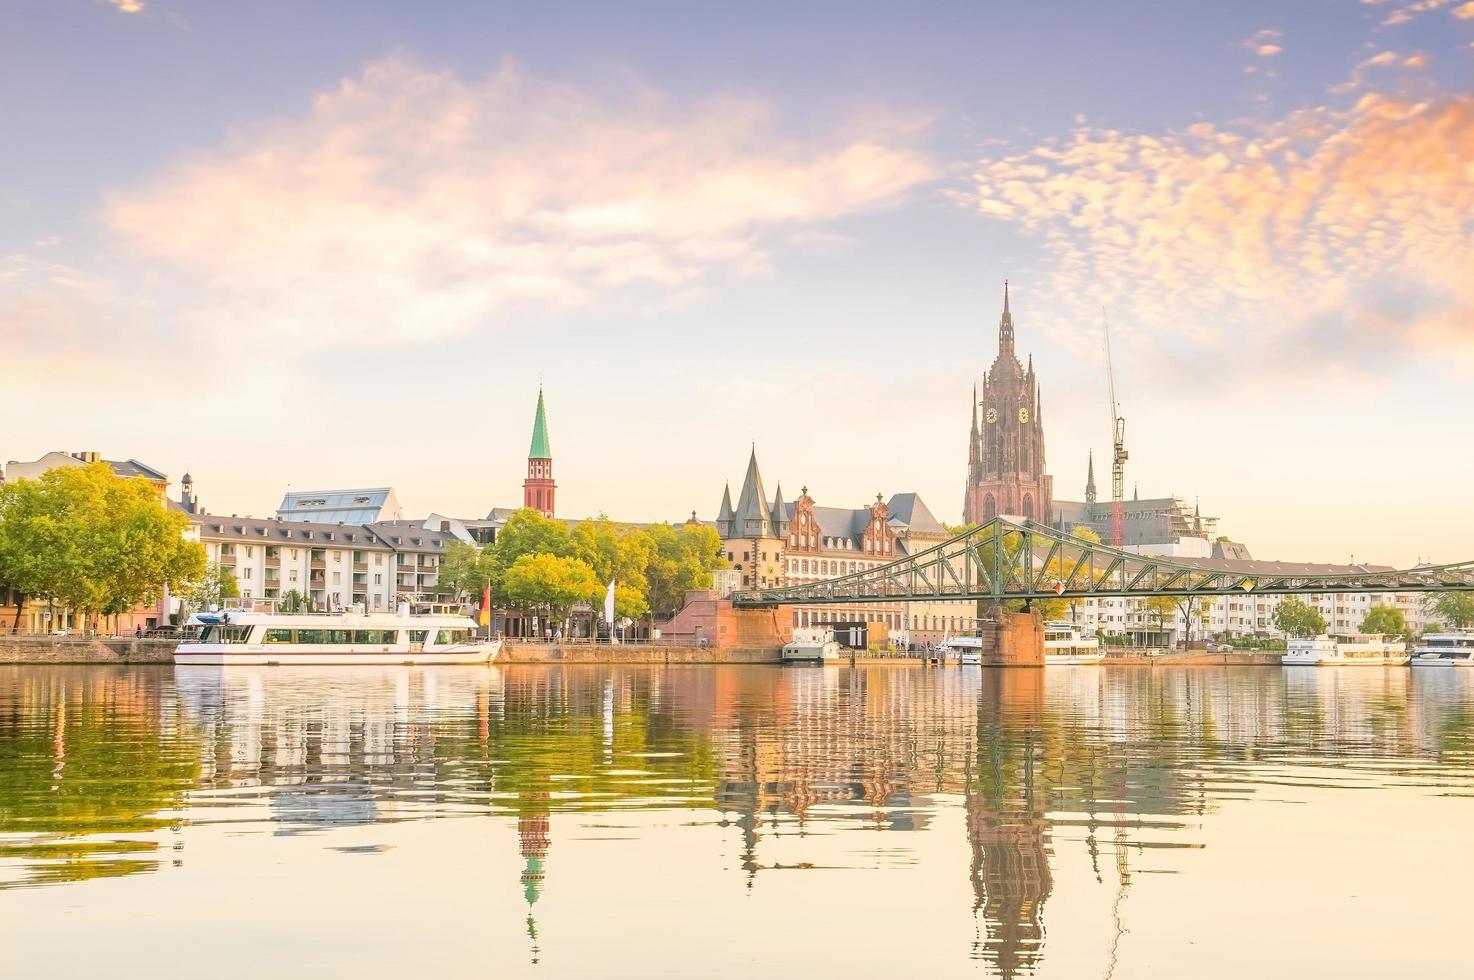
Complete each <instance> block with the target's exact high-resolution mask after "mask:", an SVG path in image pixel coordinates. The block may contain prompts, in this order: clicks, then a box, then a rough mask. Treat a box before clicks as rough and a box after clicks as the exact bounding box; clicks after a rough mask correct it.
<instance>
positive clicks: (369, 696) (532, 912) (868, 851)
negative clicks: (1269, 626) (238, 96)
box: [0, 666, 1474, 977]
mask: <svg viewBox="0 0 1474 980" xmlns="http://www.w3.org/2000/svg"><path fill="white" fill-rule="evenodd" d="M1468 673H1474V672H1463V671H1427V672H1415V671H1408V670H1396V669H1392V670H1381V669H1367V670H1342V671H1337V670H1318V669H1315V668H1303V669H1289V670H1277V669H1253V668H1243V669H1204V668H1198V669H1179V670H1165V669H1089V668H1077V669H1062V670H1049V671H1016V672H1014V671H1010V672H1002V671H986V672H985V671H978V670H961V669H957V668H951V669H947V670H923V669H917V668H861V669H849V668H832V667H831V668H824V669H788V670H780V669H774V668H756V667H754V668H747V667H732V668H684V667H683V668H645V667H630V668H619V667H572V666H561V667H552V666H549V667H540V666H517V667H512V668H506V669H503V670H498V669H494V668H493V669H465V668H446V669H438V670H437V669H400V668H393V669H387V668H386V669H379V668H362V669H347V670H345V669H321V670H316V669H312V668H303V669H292V670H283V669H271V668H259V669H258V668H232V669H230V670H218V669H211V668H177V669H170V668H152V667H135V668H124V667H118V668H64V667H8V668H0V889H6V888H10V889H14V888H17V887H21V886H29V887H40V886H50V885H58V884H62V883H69V882H70V883H75V882H81V881H85V880H87V879H92V878H102V877H121V876H128V875H138V874H144V873H159V874H168V873H178V874H185V873H187V867H186V860H185V859H186V855H187V854H188V852H189V847H190V843H191V841H196V840H204V839H206V838H204V837H201V836H200V835H203V834H206V833H207V832H211V831H220V832H223V833H227V834H230V835H242V834H244V835H251V834H256V833H265V834H268V835H271V836H282V837H289V838H293V839H302V840H305V841H311V840H312V839H314V837H318V838H321V840H322V844H321V846H322V847H323V848H331V849H334V850H336V851H339V852H341V853H345V854H352V855H362V857H361V858H360V857H355V858H354V860H370V861H373V860H382V859H383V855H386V854H391V853H393V852H394V849H395V847H396V846H397V844H396V842H399V841H403V840H408V838H404V837H402V836H401V835H399V834H397V833H395V832H394V829H393V828H394V827H395V826H396V825H404V824H416V823H422V822H425V821H437V820H451V819H454V818H475V819H479V820H489V821H496V822H499V823H500V825H502V826H504V827H505V828H506V830H507V832H508V834H509V835H510V836H509V838H508V839H509V840H511V839H514V840H515V842H516V850H517V854H516V858H517V861H518V869H519V870H518V873H517V876H516V880H515V881H513V880H511V875H507V876H506V877H503V878H502V879H501V880H500V881H492V882H487V883H486V885H485V887H486V888H487V889H489V890H490V891H491V892H493V893H495V894H497V895H499V896H501V897H500V898H499V899H498V901H499V902H501V903H503V904H508V903H511V904H515V905H516V906H517V907H519V908H520V909H521V910H522V911H521V912H520V913H519V915H520V916H524V917H525V922H524V923H523V925H522V926H521V927H520V928H521V931H522V932H523V933H525V947H524V950H523V952H522V955H523V956H524V957H525V958H524V959H523V961H522V962H523V963H524V964H533V965H536V964H539V963H541V962H543V961H544V960H545V959H546V958H547V956H548V955H549V953H550V951H560V952H562V951H566V950H571V949H572V948H573V947H574V946H575V945H576V944H577V943H578V941H579V938H578V934H577V930H578V928H579V926H578V924H577V923H576V922H571V921H569V920H568V919H567V917H566V916H563V917H562V919H561V921H560V929H558V930H555V932H551V933H550V932H549V931H548V928H547V924H546V922H543V923H541V924H540V921H539V919H540V917H541V918H545V917H544V916H543V912H542V909H543V908H544V906H545V905H546V904H547V902H548V901H552V900H551V899H548V896H549V895H550V894H553V895H557V894H558V885H557V883H556V880H554V881H551V882H550V878H552V879H556V876H557V875H558V874H559V873H565V872H564V871H562V870H560V869H566V873H567V874H569V875H577V873H578V872H579V871H580V870H581V869H579V868H578V867H577V865H576V862H577V857H576V855H577V854H579V853H586V852H585V851H583V850H582V849H584V848H585V847H586V842H587V841H588V840H590V839H592V838H593V837H595V836H600V835H602V836H607V837H609V838H611V839H614V840H615V841H616V842H618V843H622V844H623V845H624V846H628V847H632V848H641V849H645V850H648V851H649V852H650V861H651V863H652V864H657V865H658V863H659V862H661V861H666V860H670V858H669V857H668V856H667V852H666V850H665V848H666V842H667V841H670V842H674V841H677V840H678V839H679V840H687V839H689V840H691V841H695V842H697V843H696V844H694V845H689V846H688V845H682V846H684V847H686V848H687V849H686V850H683V851H682V852H681V853H683V854H687V855H688V856H689V855H690V854H692V853H699V851H700V849H702V848H704V849H706V850H707V851H712V850H715V851H716V852H719V853H722V854H728V853H730V855H731V859H730V860H726V861H725V863H724V864H723V867H725V868H726V872H725V874H728V875H736V876H739V878H740V881H741V890H742V892H743V893H744V894H745V895H746V896H748V898H749V900H751V901H758V902H761V901H764V900H766V896H768V895H769V894H771V895H772V896H773V898H772V900H773V901H784V900H786V898H780V897H779V896H789V895H791V893H792V888H793V887H794V886H793V884H792V883H791V879H790V878H789V877H787V876H790V875H792V874H793V873H795V872H799V873H802V874H804V875H808V876H812V875H814V874H823V873H826V872H836V871H841V870H863V871H866V872H871V873H873V875H874V876H875V877H873V878H871V879H870V883H869V884H868V887H869V888H870V889H873V891H872V893H871V894H869V895H864V896H859V895H856V896H838V897H836V902H839V903H843V902H845V901H847V900H854V901H869V902H874V903H878V904H879V905H880V906H881V907H882V908H883V907H884V902H885V897H886V892H887V888H888V885H887V884H886V883H887V882H893V883H897V884H901V883H904V882H907V881H911V880H914V879H912V878H910V877H908V876H913V875H915V874H917V873H922V874H924V875H925V876H926V880H927V882H928V887H929V888H931V889H933V890H935V891H937V892H939V893H943V892H947V891H948V890H949V889H951V888H952V887H953V885H954V883H955V884H956V885H957V886H961V887H963V888H965V890H966V892H967V893H968V894H969V895H970V900H969V901H970V908H969V909H968V912H969V914H970V917H971V922H972V930H971V934H970V935H961V934H959V935H956V936H951V937H949V936H943V937H942V938H941V939H940V940H939V942H943V943H945V942H948V941H950V942H952V943H953V944H954V945H953V947H952V948H953V949H954V950H955V955H957V956H960V957H963V958H964V960H965V959H970V960H971V961H972V962H973V964H974V965H975V966H976V967H978V968H981V969H982V970H983V972H984V973H986V974H987V975H990V976H998V977H1013V976H1017V975H1025V974H1032V973H1037V972H1040V971H1042V970H1045V969H1046V967H1047V966H1048V965H1049V962H1050V958H1052V957H1056V956H1058V957H1060V958H1061V964H1064V963H1066V962H1068V963H1071V964H1074V963H1077V962H1080V961H1085V960H1088V961H1089V962H1091V963H1092V964H1094V966H1092V967H1091V969H1092V972H1097V971H1099V972H1103V973H1104V974H1105V975H1107V976H1110V975H1112V974H1113V973H1115V972H1116V971H1117V967H1118V964H1119V963H1121V962H1124V960H1123V955H1124V947H1125V944H1124V942H1123V937H1125V936H1129V935H1130V934H1131V932H1132V926H1130V925H1128V913H1129V911H1130V904H1129V903H1130V902H1131V901H1134V899H1130V898H1129V896H1130V895H1131V894H1132V889H1133V888H1134V887H1137V885H1136V882H1137V880H1138V877H1137V876H1138V875H1139V870H1138V868H1137V865H1138V864H1139V863H1140V862H1141V861H1142V860H1143V859H1144V858H1145V857H1146V856H1148V855H1152V854H1157V855H1160V857H1159V858H1152V859H1149V860H1150V861H1151V862H1153V863H1154V864H1155V867H1149V868H1148V869H1147V870H1152V871H1157V872H1161V871H1167V872H1168V873H1169V874H1179V873H1182V869H1183V867H1184V865H1181V864H1174V863H1173V859H1172V858H1170V856H1169V855H1168V853H1167V852H1171V851H1174V850H1179V851H1180V850H1181V849H1184V848H1186V849H1193V848H1203V847H1210V846H1212V843H1211V841H1210V840H1209V836H1210V835H1207V834H1205V832H1204V827H1205V823H1204V821H1205V820H1207V819H1210V818H1211V817H1212V816H1213V815H1214V814H1215V813H1216V812H1218V811H1219V810H1220V809H1221V808H1223V807H1225V806H1229V805H1232V804H1238V803H1251V804H1253V805H1255V806H1259V807H1267V806H1272V805H1278V801H1279V800H1281V799H1282V798H1283V797H1284V796H1285V795H1286V794H1287V793H1301V792H1306V791H1309V790H1315V791H1321V790H1331V791H1337V792H1352V791H1362V790H1371V791H1386V790H1387V789H1388V787H1402V788H1407V789H1410V790H1413V791H1416V792H1418V793H1423V794H1434V795H1437V796H1441V797H1443V796H1456V797H1460V798H1466V797H1468V796H1469V793H1470V791H1469V785H1470V776H1471V774H1474V744H1471V739H1474V736H1471V731H1474V725H1471V721H1474V719H1471V711H1474V706H1471V697H1470V695H1471V693H1474V678H1470V677H1468V676H1466V674H1468ZM1460 805H1461V806H1462V805H1463V804H1462V803H1461V804H1460ZM1458 812H1459V813H1460V814H1461V815H1462V816H1463V817H1465V818H1466V819H1467V818H1468V817H1469V816H1470V815H1471V814H1474V807H1466V808H1464V809H1461V810H1459V811H1458ZM640 814H650V815H652V816H651V818H650V819H649V820H647V819H644V818H641V817H640V816H639V815H640ZM662 814H664V815H674V816H673V817H664V816H660V815H662ZM681 814H687V815H688V816H681ZM354 828H359V829H362V830H365V831H368V836H367V837H362V836H361V835H360V836H355V837H353V840H355V841H361V842H359V843H354V844H351V845H349V844H345V843H343V837H342V835H345V834H347V833H348V832H350V831H352V830H353V829H354ZM656 828H659V829H656ZM876 833H878V834H881V835H883V836H881V837H868V836H864V835H870V834H876ZM555 838H556V839H558V840H565V839H566V840H567V841H568V844H567V847H568V849H567V850H566V851H564V850H562V848H564V847H565V844H562V843H560V844H559V850H558V851H557V853H558V854H559V855H561V856H560V857H559V858H558V859H557V861H556V862H555V861H550V854H551V853H553V852H554V848H553V843H554V840H555ZM209 839H210V840H212V841H214V840H215V838H213V837H211V838H209ZM227 839H228V840H234V839H237V838H234V837H231V838H227ZM933 841H936V843H933ZM702 842H704V843H702ZM729 845H730V851H729V850H728V847H729ZM212 846H214V847H219V846H221V845H219V844H212ZM692 846H694V847H696V849H697V850H696V851H695V852H693V851H692V850H691V849H690V848H691V847H692ZM507 853H508V855H509V856H510V846H508V849H507ZM949 853H950V854H953V855H955V857H953V858H948V857H947V856H946V855H947V854H949ZM443 857H444V860H446V861H450V862H454V861H455V860H456V859H457V857H456V855H455V854H446V855H444V856H443ZM724 860H725V859H724ZM1076 866H1078V868H1079V869H1080V870H1083V871H1084V872H1085V873H1086V874H1087V875H1088V878H1086V879H1082V878H1080V876H1079V874H1077V873H1076V870H1075V869H1076ZM772 875H776V876H778V877H771V878H770V876H772ZM1062 876H1063V877H1062ZM805 880H816V881H817V880H819V879H812V878H806V879H805ZM1087 884H1088V885H1089V886H1090V887H1093V888H1094V889H1096V891H1094V892H1082V891H1080V889H1082V888H1085V887H1086V886H1087ZM655 887H656V886H654V885H653V884H652V885H649V887H648V888H646V883H645V882H641V881H631V882H630V889H631V895H630V898H629V901H630V904H631V906H632V907H633V906H638V905H641V904H642V903H647V902H654V901H655V900H656V898H657V897H658V896H657V895H656V894H655ZM1062 888H1064V889H1066V890H1067V893H1068V894H1069V895H1070V896H1071V897H1070V898H1069V899H1068V904H1069V907H1071V908H1073V909H1074V910H1075V911H1074V913H1072V914H1069V915H1066V916H1065V918H1063V919H1062V920H1061V921H1060V922H1051V918H1052V917H1053V913H1052V912H1051V911H1050V910H1051V909H1052V908H1053V902H1054V900H1055V898H1056V895H1057V893H1058V892H1059V891H1060V889H1062ZM571 891H572V889H569V890H568V891H565V892H564V894H563V895H562V896H561V898H562V899H565V900H567V901H569V902H574V901H576V900H577V898H578V896H577V894H569V892H571ZM514 896H515V898H514ZM1082 896H1087V897H1082ZM565 907H566V906H565ZM661 908H663V909H666V912H665V913H664V914H666V915H672V914H679V913H673V912H671V911H670V910H669V909H668V908H667V907H666V906H664V905H662V906H661ZM858 908H859V906H856V909H855V910H852V911H850V912H848V913H847V914H849V915H850V916H851V917H852V918H853V916H855V915H858V914H861V913H860V912H859V911H858ZM1082 908H1090V909H1094V910H1095V913H1096V914H1095V919H1098V920H1101V922H1102V924H1101V925H1099V926H1098V930H1099V934H1098V935H1096V934H1092V935H1091V936H1086V935H1085V934H1084V933H1083V932H1082V933H1081V934H1080V935H1079V936H1076V935H1075V930H1076V926H1077V922H1076V919H1078V918H1079V917H1080V911H1079V910H1080V909H1082ZM613 914H616V915H617V914H618V910H615V911H614V913H613ZM631 914H634V913H633V912H631ZM555 918H557V916H555ZM878 918H879V920H882V921H883V920H884V915H883V914H882V915H880V916H879V917H878ZM1051 926H1052V929H1051ZM938 928H939V929H940V928H941V927H940V926H938ZM1062 935H1063V936H1065V937H1067V938H1065V939H1064V940H1061V939H1060V937H1061V936H1062ZM1051 936H1053V939H1051ZM1092 937H1093V938H1092ZM550 943H551V944H553V945H550ZM1061 943H1063V948H1064V952H1062V953H1056V952H1053V951H1052V950H1053V947H1054V946H1058V945H1060V944H1061ZM1092 944H1093V945H1092ZM1046 954H1048V956H1046ZM937 955H939V956H944V957H945V956H946V955H947V954H945V953H940V952H939V953H938V954H937ZM1061 968H1063V966H1061Z"/></svg>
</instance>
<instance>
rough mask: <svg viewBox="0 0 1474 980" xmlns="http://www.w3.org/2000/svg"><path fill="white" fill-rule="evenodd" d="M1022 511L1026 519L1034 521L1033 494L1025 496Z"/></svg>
mask: <svg viewBox="0 0 1474 980" xmlns="http://www.w3.org/2000/svg"><path fill="white" fill-rule="evenodd" d="M1020 509H1021V510H1022V511H1023V512H1024V517H1026V518H1028V519H1029V520H1031V521H1032V520H1033V519H1034V497H1033V495H1032V494H1027V493H1026V494H1024V502H1023V504H1022V506H1021V507H1020Z"/></svg>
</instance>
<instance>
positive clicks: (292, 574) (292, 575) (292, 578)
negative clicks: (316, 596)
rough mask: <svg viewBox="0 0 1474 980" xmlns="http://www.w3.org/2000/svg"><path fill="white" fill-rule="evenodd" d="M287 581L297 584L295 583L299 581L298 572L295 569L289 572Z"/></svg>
mask: <svg viewBox="0 0 1474 980" xmlns="http://www.w3.org/2000/svg"><path fill="white" fill-rule="evenodd" d="M287 581H288V582H295V581H297V570H296V569H295V568H293V569H291V570H290V571H288V572H287Z"/></svg>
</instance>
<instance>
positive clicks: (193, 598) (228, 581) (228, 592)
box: [183, 563, 241, 610]
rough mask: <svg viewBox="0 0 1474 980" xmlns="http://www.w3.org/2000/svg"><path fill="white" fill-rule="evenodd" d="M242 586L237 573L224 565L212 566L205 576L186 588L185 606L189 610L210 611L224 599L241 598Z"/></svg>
mask: <svg viewBox="0 0 1474 980" xmlns="http://www.w3.org/2000/svg"><path fill="white" fill-rule="evenodd" d="M240 594H241V589H240V585H238V584H237V583H236V580H235V573H234V572H232V571H231V570H230V569H228V568H226V567H225V566H224V565H219V564H214V563H212V564H210V565H208V566H206V568H205V571H204V574H203V575H201V576H200V577H199V578H197V579H195V580H194V581H193V582H190V583H188V585H187V586H186V587H185V591H184V595H183V599H184V605H185V606H186V608H187V609H189V610H200V609H209V608H210V607H211V606H216V605H219V604H220V602H221V600H222V599H238V598H240Z"/></svg>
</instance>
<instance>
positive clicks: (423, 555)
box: [192, 514, 451, 610]
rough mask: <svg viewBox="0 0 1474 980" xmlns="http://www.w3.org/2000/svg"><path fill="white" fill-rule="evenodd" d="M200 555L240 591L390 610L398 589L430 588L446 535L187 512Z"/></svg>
mask: <svg viewBox="0 0 1474 980" xmlns="http://www.w3.org/2000/svg"><path fill="white" fill-rule="evenodd" d="M192 520H193V521H194V526H195V529H196V532H197V533H198V535H199V540H200V543H201V544H203V545H204V546H205V554H206V560H207V561H208V562H209V563H210V564H212V565H219V566H220V567H221V568H224V569H227V570H229V571H230V572H231V574H232V575H233V576H234V577H235V580H236V585H237V587H238V588H239V589H240V593H241V597H242V598H246V599H251V598H262V599H279V598H281V597H283V596H285V595H287V594H288V593H291V592H296V593H297V594H298V595H300V596H301V597H302V598H303V599H304V600H305V599H310V600H311V602H312V604H313V605H314V606H315V607H316V608H318V609H342V608H346V607H347V606H349V605H352V604H353V603H359V604H361V605H363V607H364V608H365V609H370V610H372V609H381V610H388V609H393V608H394V607H395V605H396V600H397V598H398V597H400V596H411V595H434V594H436V591H437V587H438V583H439V575H440V556H441V555H442V554H443V553H444V550H445V546H446V543H447V542H448V541H449V540H451V535H449V534H447V533H444V532H441V531H432V530H428V529H426V528H421V527H413V526H404V525H400V524H390V523H378V524H367V525H365V524H346V523H345V524H318V523H312V522H307V521H282V520H276V519H272V518H264V519H263V518H251V517H244V518H242V517H228V518H227V517H219V516H215V515H210V514H200V515H195V516H194V517H193V518H192Z"/></svg>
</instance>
